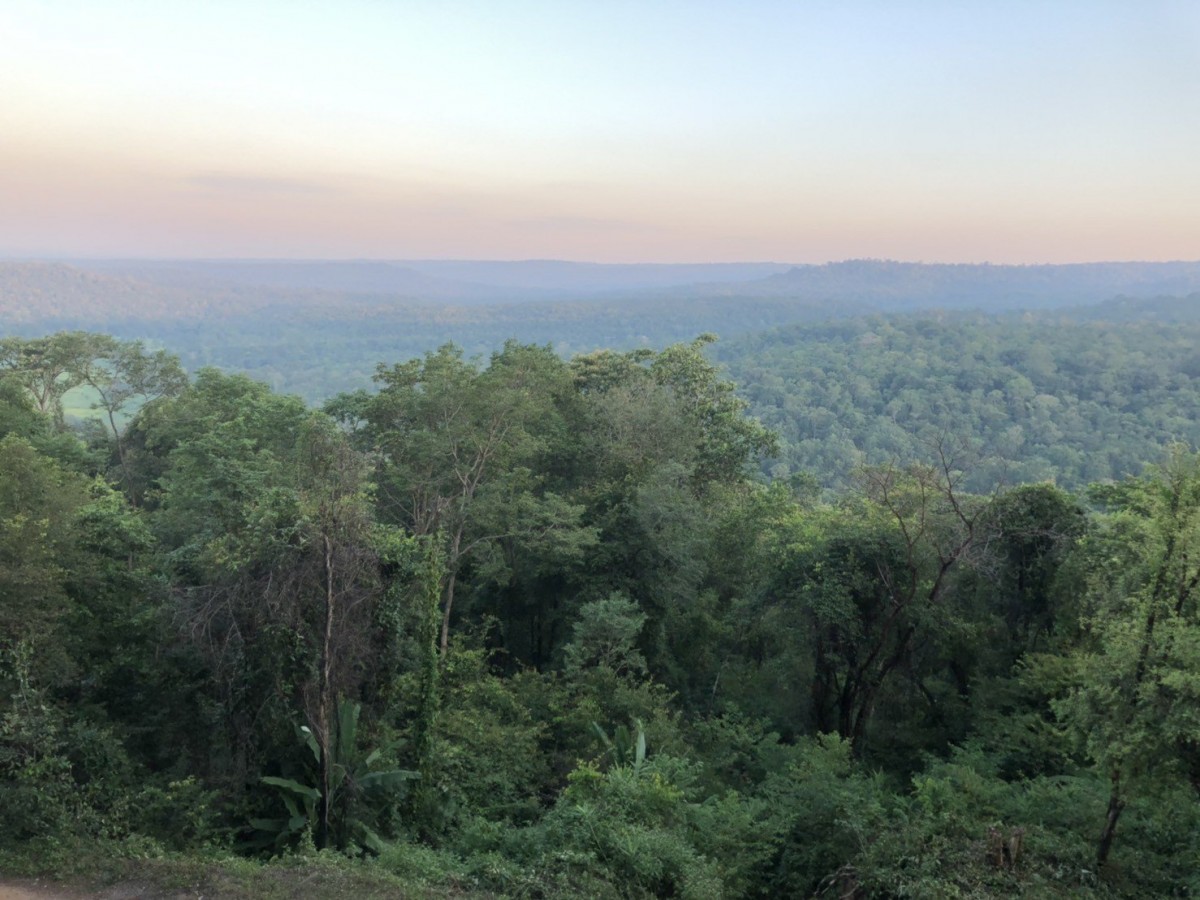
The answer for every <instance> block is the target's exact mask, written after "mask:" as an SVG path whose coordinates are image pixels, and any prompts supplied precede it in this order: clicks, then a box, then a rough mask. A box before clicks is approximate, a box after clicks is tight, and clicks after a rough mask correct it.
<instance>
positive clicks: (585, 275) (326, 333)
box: [0, 261, 1200, 402]
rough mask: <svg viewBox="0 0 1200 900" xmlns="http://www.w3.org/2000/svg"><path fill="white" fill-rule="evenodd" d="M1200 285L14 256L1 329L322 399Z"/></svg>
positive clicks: (0, 310) (1198, 270)
mask: <svg viewBox="0 0 1200 900" xmlns="http://www.w3.org/2000/svg"><path fill="white" fill-rule="evenodd" d="M772 267H774V269H777V270H781V271H772ZM764 272H765V273H766V274H764ZM747 274H751V275H754V276H755V277H753V278H749V279H748V280H738V279H741V278H742V277H743V276H745V275H747ZM693 278H700V279H705V281H704V283H703V284H696V283H691V282H689V281H687V279H693ZM470 279H477V280H470ZM483 279H492V281H491V282H485V281H484V280H483ZM720 279H730V280H725V281H721V280H720ZM672 281H676V282H679V283H678V284H674V285H670V284H668V283H669V282H672ZM521 285H524V286H521ZM571 285H574V287H573V288H571V287H570V286H571ZM621 285H625V287H621ZM630 285H641V286H640V287H630ZM664 285H667V286H664ZM1190 285H1191V286H1192V287H1191V288H1190V289H1187V288H1188V287H1189V286H1190ZM1170 293H1178V294H1179V295H1181V296H1179V297H1170V296H1166V294H1170ZM1183 295H1191V296H1183ZM505 297H507V298H509V299H507V300H506V299H504V298H505ZM514 297H515V298H516V299H513V298H514ZM1197 297H1200V263H1097V264H1093V265H1083V266H941V265H921V264H915V263H911V264H910V263H886V262H874V261H859V262H846V263H831V264H829V265H825V266H800V267H793V268H791V269H785V267H782V266H776V265H775V264H768V263H746V264H732V265H718V266H669V265H668V266H593V265H589V264H584V263H562V262H554V261H524V262H512V263H493V262H470V261H466V262H441V261H432V262H431V261H424V262H422V261H417V262H409V263H391V262H370V261H366V262H359V261H347V262H290V261H232V262H228V261H208V262H205V261H200V262H195V261H151V262H146V261H141V262H139V261H104V262H86V263H77V264H67V263H61V262H0V335H2V334H4V333H10V334H21V335H25V336H31V335H35V334H43V333H47V332H51V331H58V330H65V329H85V330H92V331H105V332H109V333H112V334H114V335H117V336H119V337H123V338H144V339H147V340H149V341H151V342H152V343H154V344H155V345H158V346H163V347H166V348H168V349H170V350H172V351H173V352H175V353H178V354H179V355H180V356H181V357H182V358H183V360H184V362H185V364H186V365H187V366H188V367H189V368H192V369H195V368H197V367H199V366H202V365H216V366H219V367H222V368H225V369H233V370H239V371H244V372H247V373H249V374H251V375H252V376H254V377H256V378H259V379H261V380H263V381H266V382H268V383H269V384H271V385H272V386H273V387H274V388H275V389H277V390H284V391H291V392H295V393H299V394H301V395H302V396H304V397H305V398H306V399H308V400H310V401H314V402H315V401H319V400H321V399H323V398H325V397H328V396H330V395H332V394H334V393H337V392H339V391H342V390H348V389H353V388H358V387H362V386H364V385H366V384H369V382H370V377H371V374H372V372H373V371H374V369H375V365H376V364H377V363H379V362H396V361H400V360H403V359H408V358H410V357H412V356H415V355H419V354H421V353H423V352H424V351H426V350H429V349H432V348H435V347H437V346H439V345H441V344H443V343H446V342H447V341H453V342H454V343H456V344H458V345H459V346H461V347H463V348H464V349H465V350H466V352H467V353H468V355H477V354H483V355H486V354H488V353H490V352H492V351H493V350H496V349H498V348H499V347H500V346H501V345H502V344H503V343H504V341H505V340H506V339H508V338H516V339H518V340H521V341H525V342H532V343H542V344H545V343H552V344H554V345H555V347H556V348H557V349H558V350H559V351H560V352H562V353H564V354H572V353H577V352H586V351H589V350H593V349H596V348H600V347H611V348H614V349H629V348H632V347H642V346H648V347H660V346H663V345H665V344H668V343H671V342H673V341H680V340H688V339H690V338H692V337H695V336H696V335H697V334H699V333H701V332H705V331H711V332H715V333H717V334H718V335H720V336H722V337H723V338H726V339H731V338H736V337H738V336H741V335H746V334H750V333H753V332H758V331H763V330H766V329H771V328H775V327H779V326H787V325H805V324H809V325H811V324H816V323H819V322H826V321H829V320H831V319H836V318H846V317H851V316H863V315H867V314H872V313H893V312H904V311H909V310H919V309H929V308H935V307H940V308H944V309H964V308H966V309H973V308H980V307H982V308H984V309H987V310H990V311H997V310H1001V311H1002V310H1007V309H1011V308H1013V307H1014V306H1015V307H1018V308H1024V309H1030V310H1034V311H1038V310H1040V312H1039V313H1038V314H1039V315H1041V316H1053V317H1056V318H1063V319H1070V320H1073V321H1075V320H1096V321H1113V322H1120V321H1142V320H1149V321H1157V322H1163V323H1169V322H1186V321H1196V320H1197V319H1196V318H1188V316H1193V317H1195V316H1196V315H1197V313H1196V311H1197V309H1198V308H1200V302H1198V301H1197ZM1044 321H1046V320H1044Z"/></svg>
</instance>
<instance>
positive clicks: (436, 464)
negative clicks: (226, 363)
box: [330, 342, 586, 656]
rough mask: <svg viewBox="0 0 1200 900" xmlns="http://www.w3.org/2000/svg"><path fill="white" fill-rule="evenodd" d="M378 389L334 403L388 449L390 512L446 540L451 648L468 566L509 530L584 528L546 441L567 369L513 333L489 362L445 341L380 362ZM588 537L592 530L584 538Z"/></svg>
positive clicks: (383, 477) (365, 443) (369, 442)
mask: <svg viewBox="0 0 1200 900" xmlns="http://www.w3.org/2000/svg"><path fill="white" fill-rule="evenodd" d="M376 380H377V381H378V382H379V383H380V384H381V386H382V387H381V389H380V391H379V393H378V394H376V395H374V396H372V397H368V396H365V395H360V396H357V397H346V398H341V399H340V400H338V401H335V402H334V403H333V404H331V407H330V408H331V410H333V411H334V412H335V413H336V414H338V415H339V416H340V417H341V418H342V419H343V420H344V421H357V422H358V423H359V426H360V427H359V430H358V440H359V443H360V446H362V447H364V448H369V449H370V450H371V452H374V453H377V454H378V459H379V485H380V491H379V495H380V505H381V509H382V514H383V516H384V517H385V518H386V519H387V520H390V521H392V522H395V523H396V524H400V525H403V526H404V527H405V528H407V529H408V530H410V531H411V532H412V533H413V534H414V535H416V536H418V537H423V536H428V535H438V534H440V535H441V537H442V540H443V541H444V547H445V552H444V573H445V574H444V579H443V586H442V624H441V634H440V639H439V645H440V649H441V653H442V655H443V656H444V655H445V653H446V649H447V645H448V643H449V639H450V623H451V617H452V615H453V613H454V605H455V598H456V593H457V589H458V584H459V580H460V578H461V576H462V573H463V567H464V565H465V564H466V563H467V561H468V560H469V559H471V558H473V557H474V556H478V555H479V554H480V553H481V552H482V551H484V550H485V549H488V548H490V547H492V546H493V545H495V544H496V542H498V541H500V540H502V539H505V538H514V537H518V536H520V537H524V538H526V539H530V538H535V537H537V536H543V537H546V536H551V535H555V534H560V533H563V532H567V531H573V530H577V528H578V520H579V514H580V511H581V510H580V509H579V508H578V507H575V506H572V505H571V504H569V503H566V502H565V501H564V500H563V498H562V497H560V496H558V495H557V494H555V493H554V492H553V491H549V490H547V489H546V487H545V479H544V477H542V475H541V474H540V471H539V470H540V469H541V468H542V467H541V461H542V458H543V456H544V455H545V454H546V453H547V447H548V444H547V441H548V440H553V438H554V432H555V431H559V430H562V428H563V425H562V421H561V416H560V414H559V411H558V405H557V404H558V401H559V400H560V397H561V395H562V394H563V393H564V392H566V391H567V390H569V382H568V380H567V373H566V368H565V366H564V365H563V363H562V362H561V361H560V360H559V359H558V358H557V357H556V356H554V354H553V353H552V352H551V351H550V349H549V348H541V347H524V346H520V345H518V344H516V343H512V342H510V343H509V344H507V345H506V346H505V348H504V350H503V351H501V352H500V353H497V354H494V355H493V356H492V359H491V361H490V363H489V365H488V366H487V368H486V369H482V370H481V369H479V368H477V367H476V366H475V365H473V364H471V363H470V362H467V361H466V360H464V359H463V357H462V351H461V350H459V349H458V348H456V347H453V346H451V345H446V346H444V347H442V348H441V349H439V350H438V351H437V352H436V353H427V354H426V355H425V357H424V358H423V359H419V360H411V361H409V362H407V363H401V364H398V365H395V366H392V367H391V368H386V367H380V370H379V373H378V375H377V376H376ZM581 537H583V538H584V540H585V541H586V536H581Z"/></svg>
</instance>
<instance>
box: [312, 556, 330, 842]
mask: <svg viewBox="0 0 1200 900" xmlns="http://www.w3.org/2000/svg"><path fill="white" fill-rule="evenodd" d="M323 538H324V541H325V634H324V640H323V642H322V645H321V685H320V688H319V696H318V698H317V719H318V728H319V729H320V742H321V800H320V803H319V805H318V809H319V811H320V815H319V816H318V822H317V834H316V844H317V847H318V848H320V849H324V848H325V847H328V846H329V836H330V804H331V801H332V799H333V798H332V797H330V796H329V795H330V783H331V780H332V779H331V777H330V770H331V768H332V762H331V759H330V757H331V756H332V753H331V752H330V751H331V748H332V746H333V741H332V740H331V739H330V737H331V736H330V733H329V728H330V725H329V712H330V709H329V708H330V705H331V704H330V701H331V700H332V697H331V687H332V685H331V682H332V678H331V677H330V676H331V672H332V668H333V657H332V654H331V652H330V644H331V643H332V638H333V609H334V594H333V542H332V541H331V540H330V539H329V535H327V534H326V535H323Z"/></svg>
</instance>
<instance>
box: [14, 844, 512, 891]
mask: <svg viewBox="0 0 1200 900" xmlns="http://www.w3.org/2000/svg"><path fill="white" fill-rule="evenodd" d="M3 876H10V877H17V878H34V877H36V878H42V879H50V880H51V881H52V882H53V883H57V884H59V885H61V886H62V887H63V889H65V890H71V891H83V892H85V893H89V894H90V893H95V894H101V895H102V894H105V893H107V892H110V891H114V890H120V891H121V892H122V894H124V892H125V890H126V889H128V890H135V891H136V896H138V897H140V898H144V900H153V898H166V897H179V896H203V897H206V898H225V900H240V898H246V900H250V898H253V900H274V898H280V900H283V898H293V897H306V898H315V900H320V898H331V900H332V898H340V897H354V898H357V900H372V898H385V897H386V898H401V900H403V898H444V897H456V898H475V900H483V898H488V897H494V896H498V895H496V894H493V893H491V892H489V891H487V890H484V889H482V888H480V887H479V881H480V880H479V878H478V876H474V875H473V874H472V873H471V872H470V871H469V870H468V868H467V867H466V866H465V865H463V864H462V863H461V862H460V861H458V860H457V859H456V858H454V857H453V856H452V855H449V854H443V853H439V852H437V851H433V850H429V849H426V848H421V847H416V846H409V845H394V846H390V847H388V848H387V850H386V851H385V853H384V854H383V856H381V857H379V858H376V859H373V860H363V859H351V858H349V857H346V856H343V855H341V854H338V853H334V852H331V851H323V852H316V851H313V852H309V853H303V854H293V855H289V856H286V857H278V858H275V859H271V860H269V861H259V860H253V859H247V858H246V857H243V856H238V855H235V854H233V853H228V852H225V851H212V852H208V853H178V852H168V851H164V850H163V849H162V848H161V847H160V846H159V845H157V844H156V843H155V842H154V841H151V840H148V839H145V838H140V837H134V838H128V839H126V840H122V841H71V842H64V841H56V840H45V841H42V840H38V841H32V842H29V843H28V844H26V845H25V846H23V847H22V848H21V849H20V850H19V851H11V850H8V851H3V852H0V877H3Z"/></svg>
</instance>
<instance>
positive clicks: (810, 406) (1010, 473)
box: [714, 298, 1200, 490]
mask: <svg viewBox="0 0 1200 900" xmlns="http://www.w3.org/2000/svg"><path fill="white" fill-rule="evenodd" d="M1197 299H1200V298H1197ZM1131 308H1132V311H1136V312H1137V313H1139V314H1140V316H1139V318H1138V319H1137V320H1135V321H1132V322H1130V321H1113V319H1114V318H1116V317H1117V316H1118V315H1119V314H1120V313H1121V312H1123V311H1130V310H1131ZM1150 311H1153V312H1158V313H1159V316H1158V317H1157V319H1158V321H1156V320H1155V319H1154V318H1149V317H1148V316H1146V315H1145V313H1147V312H1150ZM1175 311H1177V312H1176V315H1175V316H1174V317H1173V318H1175V321H1162V319H1165V318H1167V316H1166V313H1168V312H1175ZM1182 313H1188V314H1190V319H1189V318H1186V317H1185V316H1184V315H1182ZM1197 313H1200V305H1197V304H1196V303H1195V302H1193V303H1191V304H1188V303H1186V302H1185V301H1175V302H1174V303H1170V304H1166V303H1158V304H1151V303H1140V304H1128V303H1126V304H1110V305H1106V306H1104V307H1101V308H1098V309H1097V308H1093V309H1086V310H1080V311H1075V312H1073V314H1072V317H1070V318H1062V317H1060V316H1054V317H1051V316H1039V315H1022V316H985V315H981V314H952V313H936V314H917V315H907V316H889V317H884V316H875V317H870V318H859V319H852V320H846V321H844V322H837V323H822V324H818V325H807V326H806V325H793V326H789V327H786V328H780V329H777V330H775V331H770V332H765V333H761V334H755V335H750V336H746V337H742V338H738V339H735V340H733V341H732V342H730V343H728V344H725V345H721V346H718V348H717V351H716V353H715V354H714V355H715V357H716V358H717V359H718V360H721V361H723V362H724V363H725V364H726V365H727V366H728V369H729V373H730V376H731V377H732V378H733V380H734V381H735V382H736V383H737V384H738V385H739V386H740V388H741V391H742V393H743V395H744V396H745V397H746V399H747V400H748V401H749V404H750V405H749V410H750V412H751V413H752V414H753V415H755V416H757V417H758V418H759V419H761V420H762V422H763V423H764V424H766V425H767V426H769V427H770V428H771V429H773V430H774V431H775V432H776V433H777V434H778V435H779V436H780V440H781V445H782V449H781V452H780V455H779V458H778V459H774V460H770V461H768V463H767V468H768V470H769V471H770V472H772V474H774V475H775V476H776V477H786V476H790V475H797V474H803V473H808V474H810V475H812V476H814V477H816V478H818V480H819V481H820V483H822V484H825V485H827V486H833V487H837V488H844V487H846V486H848V485H849V483H850V481H851V480H852V477H853V473H854V472H855V470H856V469H857V467H859V466H861V465H863V464H877V463H885V462H893V461H896V460H909V459H919V458H922V457H923V456H924V450H923V448H924V447H926V446H927V445H928V444H929V442H930V441H931V440H936V439H938V438H939V437H940V436H944V435H956V434H957V435H971V436H972V438H973V440H974V441H975V442H976V444H977V446H978V448H979V449H980V450H981V451H982V453H983V454H984V455H985V456H987V457H990V459H987V460H985V461H982V464H981V465H980V466H978V467H976V469H975V471H974V472H972V473H971V478H970V480H969V481H968V486H969V487H970V488H972V489H975V490H986V489H987V487H988V486H989V485H991V484H996V483H1009V484H1018V483H1024V482H1035V481H1046V480H1053V481H1056V482H1057V483H1058V484H1060V485H1063V486H1064V487H1069V488H1072V489H1079V488H1082V487H1084V486H1086V485H1087V484H1089V483H1090V482H1093V481H1104V480H1113V479H1120V478H1123V477H1124V476H1126V475H1131V474H1138V473H1139V472H1140V471H1141V467H1142V465H1143V464H1144V463H1146V462H1147V461H1152V460H1154V459H1156V458H1157V457H1158V456H1159V455H1160V454H1161V448H1162V447H1164V446H1165V445H1167V444H1169V443H1171V442H1172V441H1176V442H1183V443H1186V444H1189V445H1192V446H1195V445H1197V444H1200V322H1198V321H1197V320H1196V318H1195V317H1196V315H1197Z"/></svg>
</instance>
